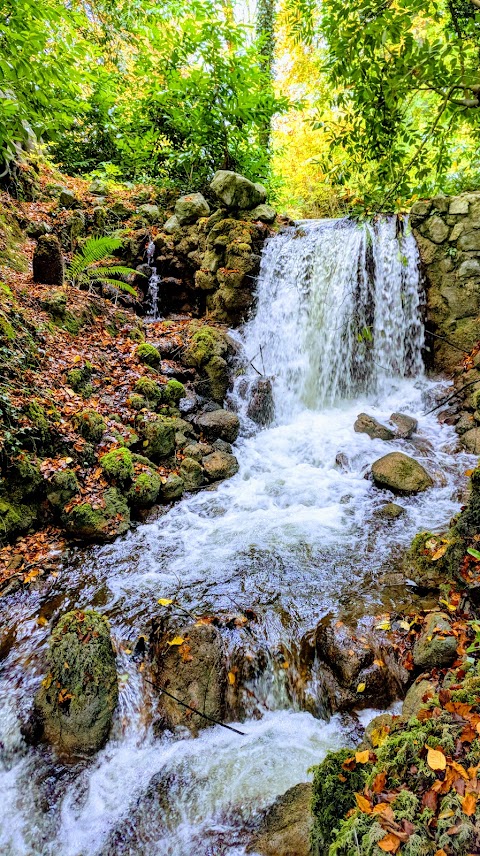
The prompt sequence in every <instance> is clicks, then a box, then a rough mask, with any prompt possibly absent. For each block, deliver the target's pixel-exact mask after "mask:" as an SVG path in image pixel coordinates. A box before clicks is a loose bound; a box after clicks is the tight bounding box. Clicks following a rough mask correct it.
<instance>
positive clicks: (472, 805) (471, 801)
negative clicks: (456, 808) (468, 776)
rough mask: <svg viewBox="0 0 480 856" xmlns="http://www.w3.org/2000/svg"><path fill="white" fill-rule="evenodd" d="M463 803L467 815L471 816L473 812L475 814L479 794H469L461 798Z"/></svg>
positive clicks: (463, 809)
mask: <svg viewBox="0 0 480 856" xmlns="http://www.w3.org/2000/svg"><path fill="white" fill-rule="evenodd" d="M460 802H461V803H462V811H463V813H464V814H466V815H467V817H471V816H472V814H475V809H476V807H477V795H476V794H472V793H470V794H467V795H466V796H465V797H464V798H463V799H461V800H460Z"/></svg>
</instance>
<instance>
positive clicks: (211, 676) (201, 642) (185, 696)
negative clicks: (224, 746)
mask: <svg viewBox="0 0 480 856" xmlns="http://www.w3.org/2000/svg"><path fill="white" fill-rule="evenodd" d="M174 638H176V640H178V639H183V640H184V641H183V642H182V643H181V644H179V645H169V644H168V643H169V642H171V641H172V640H173V639H174ZM153 644H154V663H155V671H156V681H157V682H158V684H160V686H163V687H166V688H167V689H168V691H169V692H170V693H172V695H174V696H176V698H178V699H180V700H181V701H183V702H185V703H186V704H188V705H190V706H191V707H194V708H195V709H196V710H199V711H201V712H202V713H204V714H206V715H207V716H210V717H212V718H213V719H217V720H220V721H222V720H223V719H224V716H225V694H226V687H227V670H226V657H225V651H224V646H223V641H222V637H221V635H220V633H219V632H218V630H217V629H216V628H215V627H213V625H211V624H201V625H199V626H197V625H195V624H191V625H187V626H184V627H180V628H179V629H178V630H177V629H175V631H173V630H172V631H171V632H170V633H166V634H162V635H161V636H160V639H154V643H153ZM159 707H160V709H161V714H162V719H163V725H164V727H165V728H170V729H173V728H176V727H177V726H180V725H183V726H186V727H187V728H189V729H190V730H192V731H193V732H196V731H197V730H198V729H200V728H205V727H206V726H208V725H209V724H211V723H209V722H208V720H205V719H203V718H202V717H200V716H196V715H195V714H192V713H191V712H190V711H188V710H186V709H185V708H184V707H182V706H181V705H179V704H178V703H177V702H176V701H174V700H173V699H170V698H168V697H167V696H166V695H161V696H160V701H159Z"/></svg>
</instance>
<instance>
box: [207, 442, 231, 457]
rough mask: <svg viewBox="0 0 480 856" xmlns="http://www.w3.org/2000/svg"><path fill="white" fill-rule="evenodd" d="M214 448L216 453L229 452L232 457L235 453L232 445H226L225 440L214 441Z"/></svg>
mask: <svg viewBox="0 0 480 856" xmlns="http://www.w3.org/2000/svg"><path fill="white" fill-rule="evenodd" d="M212 447H213V449H215V451H217V452H227V454H228V455H231V454H232V452H233V449H232V447H231V445H230V443H226V442H225V440H214V442H213V443H212Z"/></svg>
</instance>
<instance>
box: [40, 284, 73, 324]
mask: <svg viewBox="0 0 480 856" xmlns="http://www.w3.org/2000/svg"><path fill="white" fill-rule="evenodd" d="M40 306H41V307H42V309H45V311H46V312H49V313H50V315H51V316H52V318H55V319H57V320H58V319H60V320H61V319H63V318H65V314H66V311H67V294H66V292H65V291H64V290H63V289H59V290H55V291H52V292H51V293H50V294H47V295H46V296H45V297H44V298H42V300H40Z"/></svg>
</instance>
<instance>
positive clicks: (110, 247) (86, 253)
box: [68, 235, 144, 296]
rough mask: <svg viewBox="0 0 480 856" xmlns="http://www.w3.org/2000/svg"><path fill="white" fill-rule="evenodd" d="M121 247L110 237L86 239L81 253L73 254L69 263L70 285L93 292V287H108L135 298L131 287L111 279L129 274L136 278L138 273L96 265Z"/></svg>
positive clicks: (115, 267)
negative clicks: (134, 275)
mask: <svg viewBox="0 0 480 856" xmlns="http://www.w3.org/2000/svg"><path fill="white" fill-rule="evenodd" d="M121 246H122V241H121V239H120V238H118V237H112V236H110V235H106V236H102V237H92V238H88V239H87V240H86V241H85V244H84V245H83V247H82V249H81V251H80V252H78V253H75V255H74V256H73V258H72V261H71V262H70V266H69V268H68V277H69V279H70V281H71V283H72V284H73V285H75V286H77V287H79V288H81V287H82V286H83V287H84V288H85V287H87V288H88V290H89V291H93V289H94V288H95V285H109V286H111V287H113V288H115V289H117V290H118V291H126V292H128V294H132V295H133V296H136V292H135V289H134V288H132V286H131V285H128V283H125V282H122V280H120V279H114V278H113V277H115V276H130V275H131V274H136V275H137V276H138V275H139V272H138V271H135V270H133V268H129V267H126V266H125V265H119V264H111V265H99V264H98V263H99V262H103V261H105V259H108V258H110V257H111V255H112V253H113V252H115V250H118V249H119V248H120V247H121ZM140 276H144V274H140ZM117 296H118V295H117Z"/></svg>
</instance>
